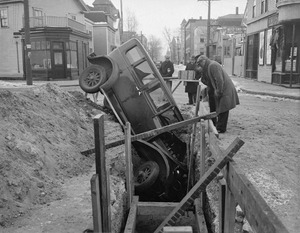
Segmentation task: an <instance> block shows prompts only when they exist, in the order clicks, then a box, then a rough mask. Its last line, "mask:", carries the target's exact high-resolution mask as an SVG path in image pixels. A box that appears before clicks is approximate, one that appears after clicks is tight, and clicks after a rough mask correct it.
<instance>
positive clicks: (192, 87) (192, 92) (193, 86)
mask: <svg viewBox="0 0 300 233" xmlns="http://www.w3.org/2000/svg"><path fill="white" fill-rule="evenodd" d="M185 70H193V71H195V80H199V79H200V78H201V72H200V71H199V70H197V69H196V58H195V56H194V55H193V56H191V58H190V62H189V63H188V64H187V65H186V68H185ZM198 85H199V83H198V82H186V85H185V92H186V93H188V98H189V102H188V105H192V104H195V103H196V95H197V88H198Z"/></svg>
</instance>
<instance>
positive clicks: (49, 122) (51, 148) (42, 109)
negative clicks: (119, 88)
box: [0, 84, 124, 227]
mask: <svg viewBox="0 0 300 233" xmlns="http://www.w3.org/2000/svg"><path fill="white" fill-rule="evenodd" d="M89 102H90V101H87V100H86V99H85V98H84V96H83V95H82V94H81V93H78V92H74V93H73V94H71V93H69V92H67V91H64V90H62V89H61V88H59V87H58V86H57V85H55V84H45V85H41V86H38V87H32V88H13V89H10V88H7V89H1V90H0V128H1V130H0V145H1V146H0V176H1V179H0V225H1V226H2V227H7V226H9V225H10V224H11V223H13V221H14V220H15V219H16V218H17V217H19V216H22V215H26V213H27V212H28V211H29V210H30V209H31V208H32V207H33V206H35V205H38V204H47V203H50V202H52V201H54V200H60V199H63V198H64V196H65V195H66V194H65V192H64V191H63V189H62V186H63V185H64V181H65V180H66V179H68V178H71V177H74V176H78V175H81V174H84V173H90V172H91V168H92V166H93V165H94V156H83V155H81V154H80V151H83V150H86V149H90V148H93V147H94V137H93V122H92V117H93V116H94V115H96V114H99V113H101V111H100V110H97V109H95V106H92V105H91V104H89ZM90 103H91V102H90ZM106 118H107V116H106ZM106 124H107V125H108V127H107V130H108V132H105V134H106V135H107V136H106V140H108V141H110V140H112V139H116V138H117V137H119V136H120V135H121V134H122V131H121V129H120V126H119V125H118V124H116V123H114V122H113V121H112V120H111V119H110V120H108V121H106ZM112 125H113V127H112ZM116 128H117V130H116ZM110 130H111V131H110ZM112 131H113V132H112ZM115 150H117V151H111V152H110V153H111V155H113V156H111V157H109V159H108V161H107V163H109V164H112V165H113V169H112V173H115V174H116V175H117V176H118V175H119V173H120V171H119V170H118V169H122V170H123V169H124V166H123V164H124V163H122V161H123V162H124V159H120V158H119V157H120V156H121V157H124V156H122V154H123V153H122V149H115ZM121 173H122V172H121ZM111 180H113V181H114V182H112V183H113V184H115V183H120V178H116V177H112V178H111ZM112 186H113V187H112V189H113V190H112V191H113V192H112V202H113V203H115V202H116V201H117V199H120V198H119V196H117V195H121V196H122V193H124V188H122V187H120V185H112ZM118 202H120V201H118ZM121 202H122V201H121ZM112 211H113V212H116V213H117V212H118V210H116V209H114V208H113V209H112ZM112 217H114V216H112ZM1 226H0V227H1Z"/></svg>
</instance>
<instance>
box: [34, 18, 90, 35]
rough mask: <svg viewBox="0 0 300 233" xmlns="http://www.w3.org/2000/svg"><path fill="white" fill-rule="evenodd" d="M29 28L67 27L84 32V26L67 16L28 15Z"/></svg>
mask: <svg viewBox="0 0 300 233" xmlns="http://www.w3.org/2000/svg"><path fill="white" fill-rule="evenodd" d="M29 21H30V28H37V27H69V28H72V29H74V30H77V31H81V32H86V26H85V25H84V24H82V23H80V22H77V21H76V20H73V19H70V18H67V17H57V16H38V17H30V19H29Z"/></svg>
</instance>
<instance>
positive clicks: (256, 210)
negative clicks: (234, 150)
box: [225, 161, 288, 233]
mask: <svg viewBox="0 0 300 233" xmlns="http://www.w3.org/2000/svg"><path fill="white" fill-rule="evenodd" d="M225 177H226V181H227V186H228V188H229V189H230V191H231V192H232V194H233V195H234V197H235V199H236V201H237V202H238V204H239V205H240V207H241V208H242V210H243V212H244V213H245V215H246V219H247V220H248V222H249V224H250V226H251V227H252V229H253V230H254V231H255V232H264V233H288V230H287V229H286V227H285V226H284V225H283V223H282V222H281V220H280V219H279V218H278V217H277V215H276V214H275V213H274V212H273V211H272V209H271V208H270V207H269V206H268V204H267V203H266V201H265V200H264V199H263V198H262V196H261V195H260V194H259V193H258V191H257V190H256V189H255V187H254V186H253V184H252V183H251V182H250V181H249V180H248V179H247V177H246V176H245V175H244V174H243V172H242V171H241V170H240V169H239V168H238V166H237V164H236V163H235V162H234V161H232V162H230V163H229V164H228V169H227V174H226V176H225Z"/></svg>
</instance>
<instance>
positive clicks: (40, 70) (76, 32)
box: [0, 0, 91, 80]
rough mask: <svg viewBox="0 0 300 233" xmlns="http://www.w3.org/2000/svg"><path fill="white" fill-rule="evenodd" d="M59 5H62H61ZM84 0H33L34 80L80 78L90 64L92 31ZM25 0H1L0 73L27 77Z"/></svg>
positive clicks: (32, 56)
mask: <svg viewBox="0 0 300 233" xmlns="http://www.w3.org/2000/svg"><path fill="white" fill-rule="evenodd" d="M58 6H59V7H58ZM86 10H88V9H87V7H86V5H85V4H84V2H83V1H81V0H65V1H59V0H52V1H39V0H29V25H30V41H31V48H29V49H30V50H31V51H30V53H29V55H30V63H31V69H32V77H33V79H42V80H54V79H76V78H78V75H79V74H80V73H81V71H82V70H83V69H84V68H86V67H87V65H88V64H87V59H86V56H87V54H88V52H89V41H90V39H91V35H90V33H89V32H88V31H87V29H86V26H85V18H84V14H83V11H86ZM23 16H24V2H23V1H22V0H20V1H17V0H0V40H1V43H0V50H1V55H0V64H1V66H0V75H1V76H2V77H10V76H19V77H23V76H24V74H25V73H26V72H25V71H24V67H25V65H24V60H25V59H24V54H25V53H24V49H23V48H24V24H23Z"/></svg>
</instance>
